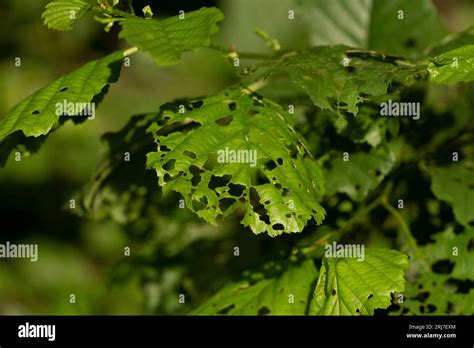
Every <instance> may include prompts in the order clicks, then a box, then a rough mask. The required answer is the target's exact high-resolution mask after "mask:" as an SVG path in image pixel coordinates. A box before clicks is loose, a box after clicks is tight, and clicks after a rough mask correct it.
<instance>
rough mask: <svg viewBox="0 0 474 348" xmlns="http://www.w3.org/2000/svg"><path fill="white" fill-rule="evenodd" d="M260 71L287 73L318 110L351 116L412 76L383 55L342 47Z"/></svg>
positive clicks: (310, 52)
mask: <svg viewBox="0 0 474 348" xmlns="http://www.w3.org/2000/svg"><path fill="white" fill-rule="evenodd" d="M361 57H363V58H361ZM384 59H386V61H384ZM259 68H268V69H269V70H268V71H267V73H266V75H265V77H268V76H271V75H273V74H275V73H277V72H281V71H284V72H286V73H288V75H289V76H290V77H291V79H292V80H293V82H294V83H295V84H297V85H299V86H301V87H302V88H303V89H304V91H305V92H306V93H307V94H308V95H309V97H310V98H311V100H312V101H313V103H314V104H315V105H316V106H318V107H319V108H321V109H329V110H331V111H334V112H338V113H341V112H343V111H345V112H348V113H351V114H353V115H356V114H357V113H358V111H359V108H358V104H360V103H362V102H363V101H365V100H366V99H368V97H370V96H380V95H383V94H386V93H387V90H388V87H389V86H390V85H391V83H392V82H394V81H400V82H402V83H406V84H408V83H409V80H410V78H412V77H414V76H415V75H414V71H413V70H412V69H411V66H408V67H407V66H403V67H402V66H399V65H397V64H394V62H393V61H392V60H391V58H387V57H384V56H383V55H381V56H378V55H377V54H375V53H373V52H365V51H354V50H351V49H349V48H347V47H345V46H334V47H316V48H313V49H310V50H308V51H305V52H302V53H298V54H292V55H287V56H282V57H281V58H279V59H276V60H274V61H271V62H269V63H264V64H262V65H260V66H258V67H257V69H259Z"/></svg>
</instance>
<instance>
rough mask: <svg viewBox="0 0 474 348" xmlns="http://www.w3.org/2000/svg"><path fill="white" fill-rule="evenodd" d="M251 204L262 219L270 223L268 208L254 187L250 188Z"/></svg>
mask: <svg viewBox="0 0 474 348" xmlns="http://www.w3.org/2000/svg"><path fill="white" fill-rule="evenodd" d="M249 192H250V204H251V205H252V207H253V211H254V212H255V213H257V214H258V215H259V219H260V221H263V222H265V223H266V224H267V225H270V217H269V216H268V212H267V209H265V206H264V205H263V204H262V203H260V196H259V195H258V192H257V190H255V188H254V187H251V188H250V190H249Z"/></svg>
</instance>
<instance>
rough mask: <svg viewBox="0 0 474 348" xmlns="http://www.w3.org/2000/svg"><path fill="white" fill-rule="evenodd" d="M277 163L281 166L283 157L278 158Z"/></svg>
mask: <svg viewBox="0 0 474 348" xmlns="http://www.w3.org/2000/svg"><path fill="white" fill-rule="evenodd" d="M277 163H278V164H279V165H280V166H281V165H283V158H278V159H277Z"/></svg>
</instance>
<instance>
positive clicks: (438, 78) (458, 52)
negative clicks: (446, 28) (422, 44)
mask: <svg viewBox="0 0 474 348" xmlns="http://www.w3.org/2000/svg"><path fill="white" fill-rule="evenodd" d="M428 71H429V73H430V80H431V81H433V82H436V83H439V84H444V85H446V84H451V83H457V82H471V81H474V45H468V46H464V47H460V48H457V49H455V50H452V51H449V52H445V53H442V54H440V55H439V56H436V57H434V58H433V60H432V62H431V63H430V64H429V65H428Z"/></svg>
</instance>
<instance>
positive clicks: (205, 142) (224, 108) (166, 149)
mask: <svg viewBox="0 0 474 348" xmlns="http://www.w3.org/2000/svg"><path fill="white" fill-rule="evenodd" d="M192 105H194V106H192ZM192 105H191V107H192V109H190V110H188V111H186V112H184V113H180V112H173V111H168V112H165V113H164V114H163V117H164V122H161V123H160V122H158V123H156V124H154V125H152V126H151V127H150V129H149V131H150V132H153V134H154V136H155V141H156V143H157V144H158V151H157V152H152V153H149V154H148V161H147V164H148V167H149V168H153V169H155V170H156V173H157V175H158V177H159V184H160V185H161V186H163V192H164V193H166V192H169V191H170V190H173V191H176V192H179V193H180V194H181V195H183V197H184V200H185V202H186V206H187V207H188V208H189V209H191V210H193V211H194V212H196V213H197V214H198V215H199V216H200V217H202V218H204V219H205V220H206V221H208V222H210V223H212V224H216V223H217V219H218V218H219V217H225V216H228V215H230V214H232V213H233V212H234V211H238V212H240V213H241V214H243V219H242V223H243V224H244V225H245V226H249V227H250V228H251V229H252V231H253V232H254V233H256V234H258V233H264V232H266V233H268V234H269V235H270V236H272V237H273V236H277V235H279V234H282V233H284V232H286V233H290V232H300V231H301V230H302V229H303V228H304V226H305V225H306V224H307V223H308V221H309V220H311V219H314V221H315V222H316V223H318V224H319V223H321V221H322V220H323V218H324V215H325V211H324V209H323V208H322V207H321V206H320V205H319V203H318V202H319V201H320V200H321V198H322V196H323V193H324V178H323V176H322V172H321V169H320V168H319V166H318V165H317V164H316V162H315V161H314V160H313V159H312V157H311V155H310V153H309V152H308V151H307V150H306V145H305V142H304V140H303V138H302V137H301V136H300V135H299V134H298V133H297V132H296V131H295V129H294V128H293V120H292V118H291V116H290V115H289V114H288V113H287V112H286V111H285V110H284V109H283V108H282V107H281V106H279V105H277V104H275V103H274V102H272V101H271V100H268V99H264V98H260V97H259V96H257V95H248V94H246V93H245V91H242V90H241V89H240V88H230V89H227V90H225V91H224V92H222V93H221V94H218V95H216V96H213V97H209V98H206V99H204V100H201V101H196V102H194V103H193V104H192Z"/></svg>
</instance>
